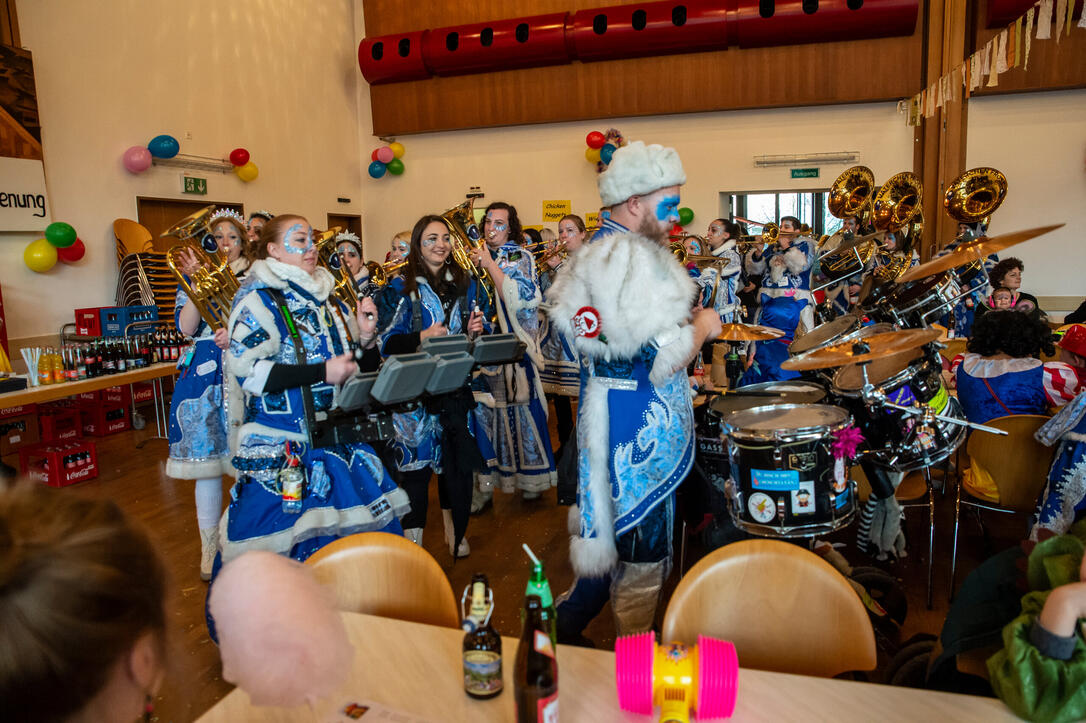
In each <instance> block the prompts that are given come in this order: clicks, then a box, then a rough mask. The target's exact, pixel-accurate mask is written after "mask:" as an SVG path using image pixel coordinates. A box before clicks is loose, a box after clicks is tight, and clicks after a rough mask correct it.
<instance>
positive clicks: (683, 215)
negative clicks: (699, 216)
mask: <svg viewBox="0 0 1086 723" xmlns="http://www.w3.org/2000/svg"><path fill="white" fill-rule="evenodd" d="M693 220H694V212H693V211H692V210H690V209H689V208H687V207H686V206H683V207H682V208H680V209H679V223H680V224H682V225H683V226H685V225H687V224H688V223H690V222H691V221H693Z"/></svg>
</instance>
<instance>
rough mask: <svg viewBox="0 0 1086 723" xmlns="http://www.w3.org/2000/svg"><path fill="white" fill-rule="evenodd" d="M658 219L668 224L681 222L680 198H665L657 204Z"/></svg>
mask: <svg viewBox="0 0 1086 723" xmlns="http://www.w3.org/2000/svg"><path fill="white" fill-rule="evenodd" d="M656 218H657V219H658V220H660V221H665V222H667V223H678V222H679V197H678V196H664V197H663V198H661V199H660V200H659V201H658V202H657V203H656Z"/></svg>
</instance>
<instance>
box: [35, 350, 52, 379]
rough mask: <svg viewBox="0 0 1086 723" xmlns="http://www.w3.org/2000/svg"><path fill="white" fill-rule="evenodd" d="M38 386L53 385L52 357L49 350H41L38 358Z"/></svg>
mask: <svg viewBox="0 0 1086 723" xmlns="http://www.w3.org/2000/svg"><path fill="white" fill-rule="evenodd" d="M37 372H38V384H52V383H53V357H52V353H51V350H50V349H42V351H41V356H39V357H38V369H37Z"/></svg>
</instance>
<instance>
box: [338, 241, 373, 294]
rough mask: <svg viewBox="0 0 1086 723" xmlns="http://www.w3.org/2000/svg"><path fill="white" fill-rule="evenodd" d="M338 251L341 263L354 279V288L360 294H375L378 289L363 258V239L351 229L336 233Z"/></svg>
mask: <svg viewBox="0 0 1086 723" xmlns="http://www.w3.org/2000/svg"><path fill="white" fill-rule="evenodd" d="M336 253H337V254H338V255H339V260H340V263H342V264H343V266H344V268H346V269H347V271H348V273H350V275H351V278H352V279H354V288H355V290H356V291H357V292H358V295H359V296H373V292H374V291H376V289H374V288H373V285H372V284H371V283H370V270H369V269H367V268H366V265H365V263H363V260H362V239H360V238H358V236H356V235H355V234H353V233H351V232H350V231H340V232H339V233H338V234H336Z"/></svg>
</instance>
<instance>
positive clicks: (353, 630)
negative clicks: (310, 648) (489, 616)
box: [199, 613, 1018, 723]
mask: <svg viewBox="0 0 1086 723" xmlns="http://www.w3.org/2000/svg"><path fill="white" fill-rule="evenodd" d="M343 618H344V622H345V624H346V626H347V632H348V636H349V637H350V639H351V642H352V643H353V644H354V646H355V663H354V668H353V669H352V671H351V673H350V675H349V677H348V678H347V680H346V681H345V682H344V684H343V685H342V686H341V687H340V689H339V691H337V692H336V693H335V694H334V695H333V696H331V697H330V698H329V699H327V700H325V701H322V702H320V703H318V704H317V705H315V706H314V708H313V709H312V710H311V709H309V708H293V709H289V710H285V709H284V710H280V709H275V708H255V707H253V706H251V704H250V703H249V696H248V695H247V694H245V693H244V692H243V691H241V690H234V691H233V692H231V693H230V694H229V695H227V696H226V697H225V698H223V699H222V700H221V701H219V702H218V703H217V704H216V705H215V706H214V707H212V708H211V710H209V711H208V712H207V713H205V714H204V715H203V717H201V718H200V719H199V720H200V721H201V723H217V722H218V721H223V722H224V723H225V722H226V721H230V722H231V723H237V722H240V721H269V722H272V723H274V722H275V721H284V723H285V722H287V721H291V722H293V721H318V722H320V723H323V722H324V721H326V720H330V719H333V716H334V714H335V712H336V709H337V708H340V707H342V706H343V705H345V704H347V703H351V702H356V701H362V700H373V701H376V702H378V703H381V704H383V705H387V706H389V707H392V708H396V709H399V710H401V711H403V712H405V713H410V714H413V715H416V716H420V717H424V718H428V719H431V720H434V721H472V722H474V721H501V722H502V723H506V722H507V721H511V720H514V718H515V716H514V702H513V665H514V661H515V659H516V650H517V640H516V639H515V638H504V637H503V638H502V658H503V673H504V677H505V690H504V691H503V692H502V693H501V694H500V695H498V697H497V698H493V699H491V700H487V701H477V700H472V699H471V698H468V696H467V695H466V694H465V693H464V690H463V684H462V679H461V672H460V671H461V659H460V650H461V643H462V641H463V636H464V634H463V633H462V632H461V631H459V630H453V629H450V628H438V627H434V626H431V625H422V624H419V623H408V622H403V621H400V620H392V619H389V618H378V617H375V616H371V615H361V614H357V613H343ZM614 659H615V656H614V654H613V653H612V652H610V651H605V650H591V649H588V648H578V647H573V646H568V645H559V646H558V690H559V711H560V716H561V720H563V721H575V722H577V723H580V722H582V721H588V722H589V723H608V722H609V721H630V722H634V721H639V722H643V723H650V722H652V723H655V721H656V717H655V716H651V717H650V716H641V715H635V714H633V713H626V712H624V711H622V710H620V709H619V707H618V700H617V698H616V696H615V670H614V665H615V663H614ZM732 720H735V721H762V720H766V721H788V720H804V721H814V720H826V721H871V720H880V721H886V720H908V721H924V720H954V721H972V720H976V721H986V722H991V721H999V720H1018V719H1017V718H1015V717H1014V715H1013V714H1012V713H1011V711H1010V709H1008V708H1007V707H1006V706H1005V705H1003V703H1002V702H1000V701H999V700H997V699H994V698H981V697H975V696H966V695H956V694H952V693H937V692H933V691H923V690H915V689H912V688H895V687H892V686H885V685H874V684H871V683H857V682H853V681H846V680H829V679H824V678H811V677H806V676H800V675H789V674H785V673H770V672H766V671H760V670H747V669H743V670H741V671H740V674H739V697H738V701H737V703H736V710H735V715H734V716H733V717H732Z"/></svg>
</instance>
